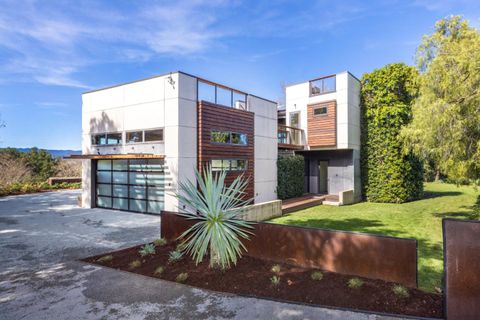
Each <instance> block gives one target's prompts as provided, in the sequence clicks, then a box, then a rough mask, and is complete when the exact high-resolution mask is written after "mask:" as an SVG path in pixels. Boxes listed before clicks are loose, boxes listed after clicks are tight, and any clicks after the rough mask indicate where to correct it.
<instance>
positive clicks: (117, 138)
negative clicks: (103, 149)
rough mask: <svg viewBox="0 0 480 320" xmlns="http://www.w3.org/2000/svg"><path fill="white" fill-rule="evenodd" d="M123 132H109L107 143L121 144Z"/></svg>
mask: <svg viewBox="0 0 480 320" xmlns="http://www.w3.org/2000/svg"><path fill="white" fill-rule="evenodd" d="M121 143H122V133H107V144H121Z"/></svg>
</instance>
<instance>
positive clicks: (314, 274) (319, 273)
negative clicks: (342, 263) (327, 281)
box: [310, 271, 323, 281]
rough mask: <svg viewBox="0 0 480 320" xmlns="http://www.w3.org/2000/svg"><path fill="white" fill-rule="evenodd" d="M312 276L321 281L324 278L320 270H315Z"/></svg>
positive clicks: (313, 278)
mask: <svg viewBox="0 0 480 320" xmlns="http://www.w3.org/2000/svg"><path fill="white" fill-rule="evenodd" d="M310 277H311V278H312V280H315V281H320V280H322V279H323V273H321V272H320V271H313V272H312V274H311V275H310Z"/></svg>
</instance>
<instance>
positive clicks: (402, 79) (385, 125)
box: [361, 63, 423, 203]
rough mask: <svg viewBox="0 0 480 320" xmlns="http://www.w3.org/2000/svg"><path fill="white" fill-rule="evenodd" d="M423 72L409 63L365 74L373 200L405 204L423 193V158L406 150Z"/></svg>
mask: <svg viewBox="0 0 480 320" xmlns="http://www.w3.org/2000/svg"><path fill="white" fill-rule="evenodd" d="M417 79H418V72H417V71H416V69H415V68H414V67H409V66H407V65H405V64H403V63H395V64H389V65H386V66H384V67H382V68H380V69H376V70H374V71H373V72H371V73H367V74H364V75H363V77H362V89H361V100H362V101H361V108H362V109H361V112H362V123H361V129H362V149H361V166H362V168H361V172H362V183H363V194H364V196H365V197H366V199H367V200H368V201H372V202H390V203H401V202H406V201H411V200H415V199H419V198H421V197H422V195H423V169H422V163H421V162H420V161H419V159H418V158H417V157H415V156H414V155H413V154H412V153H407V154H405V153H404V152H403V142H402V140H401V139H400V137H399V135H400V131H401V129H402V128H403V127H404V126H405V125H407V124H408V123H409V122H410V121H411V105H412V101H413V100H414V98H415V97H416V95H417Z"/></svg>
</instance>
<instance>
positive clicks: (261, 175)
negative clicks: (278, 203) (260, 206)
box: [248, 95, 278, 203]
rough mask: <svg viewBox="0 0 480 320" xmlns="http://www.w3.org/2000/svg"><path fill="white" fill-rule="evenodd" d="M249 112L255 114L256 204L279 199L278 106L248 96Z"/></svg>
mask: <svg viewBox="0 0 480 320" xmlns="http://www.w3.org/2000/svg"><path fill="white" fill-rule="evenodd" d="M248 108H249V111H251V112H254V113H255V119H254V122H255V133H254V140H255V145H254V154H255V168H254V176H255V184H254V196H255V203H261V202H265V201H271V200H276V199H277V194H276V188H277V157H278V147H277V125H278V122H277V104H276V103H274V102H271V101H268V100H264V99H261V98H258V97H255V96H251V95H249V96H248Z"/></svg>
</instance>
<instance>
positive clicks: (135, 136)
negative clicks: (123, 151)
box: [126, 131, 143, 143]
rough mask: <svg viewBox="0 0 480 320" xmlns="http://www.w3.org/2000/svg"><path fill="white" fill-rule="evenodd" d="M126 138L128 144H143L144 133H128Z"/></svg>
mask: <svg viewBox="0 0 480 320" xmlns="http://www.w3.org/2000/svg"><path fill="white" fill-rule="evenodd" d="M126 138H127V143H138V142H143V132H142V131H133V132H127V136H126Z"/></svg>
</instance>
